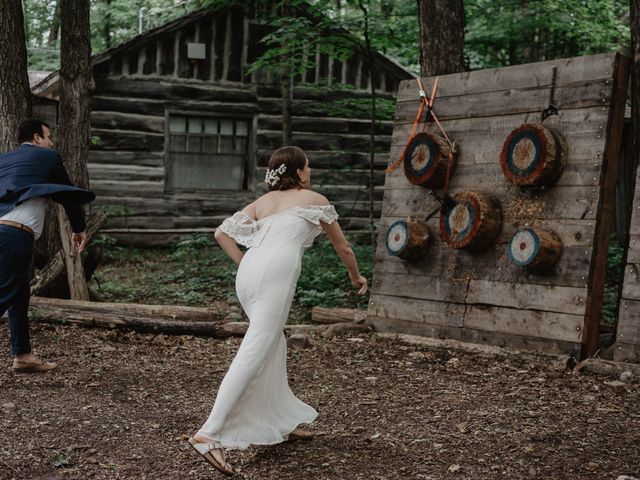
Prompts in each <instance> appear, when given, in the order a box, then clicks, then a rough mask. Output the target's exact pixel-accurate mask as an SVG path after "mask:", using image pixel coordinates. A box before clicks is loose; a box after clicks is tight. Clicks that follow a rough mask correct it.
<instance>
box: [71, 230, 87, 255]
mask: <svg viewBox="0 0 640 480" xmlns="http://www.w3.org/2000/svg"><path fill="white" fill-rule="evenodd" d="M71 242H72V243H73V245H74V246H75V247H76V251H77V252H78V253H82V251H83V250H84V246H85V245H86V243H87V234H86V233H84V232H80V233H74V234H73V235H72V236H71Z"/></svg>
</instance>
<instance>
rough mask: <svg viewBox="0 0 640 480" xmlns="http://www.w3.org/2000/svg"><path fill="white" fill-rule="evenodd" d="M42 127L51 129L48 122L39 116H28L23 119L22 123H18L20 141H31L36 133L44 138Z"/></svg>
mask: <svg viewBox="0 0 640 480" xmlns="http://www.w3.org/2000/svg"><path fill="white" fill-rule="evenodd" d="M42 127H47V128H48V129H51V127H50V126H49V124H48V123H46V122H43V121H42V120H39V119H37V118H27V119H26V120H24V121H22V122H21V123H20V125H18V132H17V137H18V143H24V142H30V141H31V140H33V137H35V135H36V133H37V134H38V135H40V136H41V137H43V138H44V129H43V128H42Z"/></svg>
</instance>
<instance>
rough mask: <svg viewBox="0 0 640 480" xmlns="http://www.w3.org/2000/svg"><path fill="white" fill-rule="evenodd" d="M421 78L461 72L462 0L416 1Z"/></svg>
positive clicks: (462, 54)
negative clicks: (417, 5) (417, 7)
mask: <svg viewBox="0 0 640 480" xmlns="http://www.w3.org/2000/svg"><path fill="white" fill-rule="evenodd" d="M418 1H419V7H420V13H419V22H420V75H421V76H423V77H431V76H434V75H446V74H447V73H456V72H462V71H464V70H465V65H464V5H463V0H418Z"/></svg>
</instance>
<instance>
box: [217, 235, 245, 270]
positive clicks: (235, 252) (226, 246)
mask: <svg viewBox="0 0 640 480" xmlns="http://www.w3.org/2000/svg"><path fill="white" fill-rule="evenodd" d="M213 236H214V237H215V239H216V241H217V242H218V244H219V245H220V246H221V247H222V249H223V250H224V251H225V253H226V254H227V255H229V258H231V260H233V262H234V263H235V264H236V265H240V260H242V257H243V256H244V253H242V250H240V248H238V244H237V243H236V241H235V240H234V239H233V238H231V237H230V236H229V235H227V234H226V233H224V232H223V231H222V230H220V229H218V230H216V233H214V234H213Z"/></svg>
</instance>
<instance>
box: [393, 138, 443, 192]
mask: <svg viewBox="0 0 640 480" xmlns="http://www.w3.org/2000/svg"><path fill="white" fill-rule="evenodd" d="M450 151H451V149H450V148H449V145H448V144H447V141H446V140H445V139H444V138H443V137H441V136H439V135H432V134H430V133H418V134H417V135H415V136H414V137H413V138H412V139H411V141H410V142H409V145H408V146H407V149H406V150H405V154H404V174H405V175H406V177H407V179H408V180H409V181H410V182H411V183H413V184H414V185H420V186H421V187H425V188H442V187H443V186H444V181H445V177H446V176H447V165H448V162H449V152H450Z"/></svg>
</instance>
